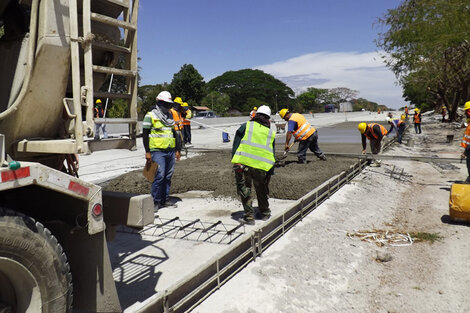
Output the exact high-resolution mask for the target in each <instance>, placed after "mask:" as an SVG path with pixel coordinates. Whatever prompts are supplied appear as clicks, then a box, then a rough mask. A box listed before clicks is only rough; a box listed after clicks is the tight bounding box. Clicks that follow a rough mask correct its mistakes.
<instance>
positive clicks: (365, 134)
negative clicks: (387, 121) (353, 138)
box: [357, 123, 388, 154]
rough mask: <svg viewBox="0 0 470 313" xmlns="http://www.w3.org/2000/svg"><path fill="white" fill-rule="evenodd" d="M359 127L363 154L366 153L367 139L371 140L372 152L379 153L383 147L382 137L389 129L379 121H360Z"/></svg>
mask: <svg viewBox="0 0 470 313" xmlns="http://www.w3.org/2000/svg"><path fill="white" fill-rule="evenodd" d="M357 129H358V130H359V132H360V133H361V140H362V154H365V153H366V148H367V139H369V141H370V150H371V151H372V154H378V153H379V152H380V150H381V149H382V139H383V138H384V137H385V136H386V135H387V133H388V132H387V129H385V127H383V126H382V125H380V124H377V123H371V124H366V123H359V125H358V126H357Z"/></svg>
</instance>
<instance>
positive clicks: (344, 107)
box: [339, 102, 353, 112]
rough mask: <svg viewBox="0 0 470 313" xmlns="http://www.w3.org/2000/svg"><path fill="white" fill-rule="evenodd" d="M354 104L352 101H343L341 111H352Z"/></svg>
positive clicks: (340, 105)
mask: <svg viewBox="0 0 470 313" xmlns="http://www.w3.org/2000/svg"><path fill="white" fill-rule="evenodd" d="M352 110H353V105H352V103H351V102H342V103H340V104H339V112H352Z"/></svg>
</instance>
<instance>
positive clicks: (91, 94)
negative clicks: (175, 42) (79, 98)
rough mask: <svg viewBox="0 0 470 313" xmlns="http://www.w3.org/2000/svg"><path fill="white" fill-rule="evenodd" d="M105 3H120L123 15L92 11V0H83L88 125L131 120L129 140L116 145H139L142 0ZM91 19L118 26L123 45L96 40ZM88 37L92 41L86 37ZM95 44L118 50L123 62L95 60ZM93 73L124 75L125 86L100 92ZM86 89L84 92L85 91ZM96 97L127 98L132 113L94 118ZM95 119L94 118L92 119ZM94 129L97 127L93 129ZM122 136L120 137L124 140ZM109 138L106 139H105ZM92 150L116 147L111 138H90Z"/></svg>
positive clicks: (104, 1) (110, 0) (120, 146)
mask: <svg viewBox="0 0 470 313" xmlns="http://www.w3.org/2000/svg"><path fill="white" fill-rule="evenodd" d="M100 2H102V3H103V4H105V5H109V6H118V7H120V8H121V9H122V14H121V15H120V16H121V17H122V19H119V18H114V17H111V16H107V15H103V14H100V13H96V12H92V7H91V0H83V10H82V13H83V38H84V41H85V44H84V45H83V49H84V58H83V60H84V76H85V82H84V83H85V84H84V86H83V87H82V95H84V96H85V97H84V98H85V99H84V100H85V102H86V107H87V110H86V121H87V126H88V127H92V126H94V123H104V124H128V126H129V139H126V140H125V141H127V143H124V144H123V143H122V142H120V143H117V144H116V148H123V147H127V148H129V149H135V148H136V137H137V87H138V86H137V14H138V7H139V0H133V1H131V0H121V1H120V0H102V1H100ZM92 21H94V22H97V23H102V24H107V25H111V26H115V27H118V28H119V30H120V32H121V33H123V39H122V45H117V44H114V43H109V42H104V41H99V40H95V39H96V37H95V36H94V35H93V24H92ZM88 40H89V44H87V41H88ZM92 48H94V49H99V50H102V51H106V52H111V53H117V54H118V56H119V58H120V59H121V60H122V61H123V62H117V65H116V66H114V67H108V66H100V65H95V64H93V58H92V50H93V49H92ZM93 73H104V74H112V75H114V76H121V77H125V80H126V84H125V85H126V90H125V91H124V92H121V93H113V92H100V91H95V90H93ZM83 89H85V92H83ZM95 98H108V99H123V100H125V101H126V102H127V105H128V106H127V107H128V110H129V117H122V118H117V119H116V118H94V114H93V108H94V99H95ZM91 121H93V122H91ZM93 131H94V129H93ZM122 140H123V139H119V141H122ZM106 141H107V140H106ZM88 146H89V148H90V150H101V149H109V148H111V147H113V145H112V144H111V145H110V142H107V143H103V144H100V142H89V144H88Z"/></svg>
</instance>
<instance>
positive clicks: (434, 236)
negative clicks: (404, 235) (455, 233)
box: [410, 232, 444, 243]
mask: <svg viewBox="0 0 470 313" xmlns="http://www.w3.org/2000/svg"><path fill="white" fill-rule="evenodd" d="M410 236H411V237H413V240H414V241H415V242H417V241H429V242H430V243H434V242H436V241H440V240H442V239H444V237H442V236H441V235H439V233H425V232H411V233H410Z"/></svg>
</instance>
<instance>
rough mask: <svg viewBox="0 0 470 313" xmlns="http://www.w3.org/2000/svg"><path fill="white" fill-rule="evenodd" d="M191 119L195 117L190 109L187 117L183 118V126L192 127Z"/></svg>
mask: <svg viewBox="0 0 470 313" xmlns="http://www.w3.org/2000/svg"><path fill="white" fill-rule="evenodd" d="M191 117H193V113H192V112H191V110H190V109H187V110H186V116H185V117H184V118H183V125H186V126H190V125H191V121H190V120H189V119H190V118H191Z"/></svg>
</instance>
